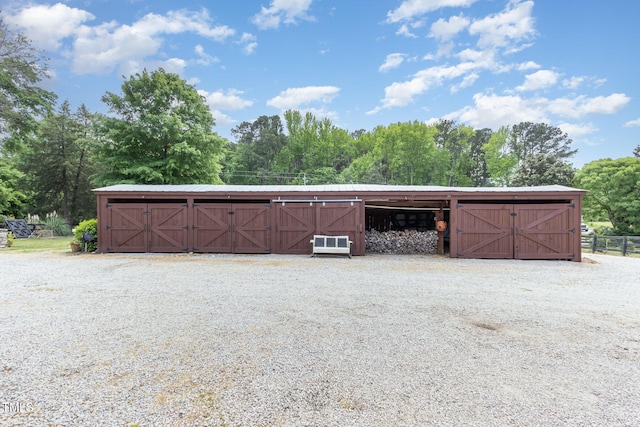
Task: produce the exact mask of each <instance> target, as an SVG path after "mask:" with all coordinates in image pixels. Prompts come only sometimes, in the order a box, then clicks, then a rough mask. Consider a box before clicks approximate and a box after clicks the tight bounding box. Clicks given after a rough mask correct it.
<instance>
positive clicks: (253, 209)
mask: <svg viewBox="0 0 640 427" xmlns="http://www.w3.org/2000/svg"><path fill="white" fill-rule="evenodd" d="M193 215H194V220H193V242H194V243H193V251H194V252H216V253H245V254H248V253H269V252H271V205H270V204H253V203H249V204H242V203H241V204H232V203H196V204H195V205H194V211H193Z"/></svg>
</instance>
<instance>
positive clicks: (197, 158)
mask: <svg viewBox="0 0 640 427" xmlns="http://www.w3.org/2000/svg"><path fill="white" fill-rule="evenodd" d="M102 101H103V102H104V103H105V104H107V105H108V107H109V110H110V112H111V113H114V114H115V115H116V116H117V117H103V118H102V119H101V120H100V121H99V123H98V127H97V132H98V135H99V136H100V139H101V141H100V142H101V144H100V145H99V148H98V160H99V164H100V166H101V167H102V169H103V170H104V172H102V173H99V174H98V175H97V177H96V182H97V183H98V184H99V185H111V184H117V183H129V184H194V183H196V184H198V183H206V184H216V183H221V182H222V181H221V180H220V177H219V174H220V165H219V161H220V156H221V153H222V145H223V140H222V138H220V137H219V136H218V135H217V134H216V133H214V132H213V131H212V127H213V126H214V124H215V123H214V120H213V117H212V116H211V112H210V110H209V107H208V106H207V105H206V104H205V103H204V99H203V98H202V96H200V94H199V93H198V92H197V91H196V89H195V87H193V86H191V85H189V84H188V83H187V82H185V81H184V80H182V79H181V78H180V77H179V76H178V75H177V74H172V73H167V72H165V71H164V70H163V69H159V70H157V71H153V72H151V73H148V72H147V71H146V70H145V71H143V72H142V73H138V74H136V75H135V76H131V78H130V79H129V80H127V81H125V82H124V83H123V85H122V95H116V94H114V93H111V92H107V93H106V94H105V95H104V96H103V97H102Z"/></svg>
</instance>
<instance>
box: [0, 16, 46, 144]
mask: <svg viewBox="0 0 640 427" xmlns="http://www.w3.org/2000/svg"><path fill="white" fill-rule="evenodd" d="M46 60H47V58H45V57H44V56H43V55H42V54H41V53H40V52H38V51H37V50H35V49H34V48H33V47H31V43H30V41H29V40H28V39H27V38H26V37H25V36H23V35H22V34H19V33H12V32H11V31H9V29H8V28H7V25H6V24H5V22H4V20H3V19H2V18H0V135H5V136H8V138H7V139H5V141H4V143H3V148H4V149H5V150H6V151H9V152H17V151H19V149H20V148H21V145H22V143H23V139H24V137H25V136H27V135H29V134H30V133H31V132H32V131H34V130H35V129H36V127H37V118H38V117H42V116H44V115H45V114H46V113H47V112H48V111H49V110H50V109H51V107H52V106H53V104H54V102H55V100H56V95H55V94H53V93H52V92H49V91H47V90H44V89H42V88H41V87H38V83H39V82H40V81H41V80H43V79H44V78H46V77H48V75H47V65H46Z"/></svg>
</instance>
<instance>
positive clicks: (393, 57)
mask: <svg viewBox="0 0 640 427" xmlns="http://www.w3.org/2000/svg"><path fill="white" fill-rule="evenodd" d="M406 56H407V55H405V54H404V53H390V54H389V55H387V58H386V59H385V61H384V64H382V65H381V66H380V68H378V71H380V72H382V73H384V72H386V71H389V70H392V69H394V68H398V67H399V66H400V65H401V64H402V63H403V62H404V59H405V58H406Z"/></svg>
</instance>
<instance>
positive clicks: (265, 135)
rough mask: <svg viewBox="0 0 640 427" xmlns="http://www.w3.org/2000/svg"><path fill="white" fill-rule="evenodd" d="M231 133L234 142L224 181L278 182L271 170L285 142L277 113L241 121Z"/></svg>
mask: <svg viewBox="0 0 640 427" xmlns="http://www.w3.org/2000/svg"><path fill="white" fill-rule="evenodd" d="M231 133H232V134H233V136H234V137H235V138H236V141H237V145H236V150H235V153H234V155H233V162H232V163H231V164H230V165H229V169H230V170H229V171H228V174H229V179H227V180H226V181H227V183H233V184H279V183H281V182H280V181H279V179H278V177H277V173H275V172H274V171H275V167H276V162H277V158H278V155H279V153H280V150H281V149H282V147H284V146H285V145H286V144H287V135H285V134H284V127H283V125H282V122H281V121H280V116H271V117H268V116H260V117H258V118H257V119H256V120H255V121H254V122H252V123H250V122H242V123H241V124H239V125H238V126H236V127H235V128H233V129H232V130H231Z"/></svg>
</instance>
